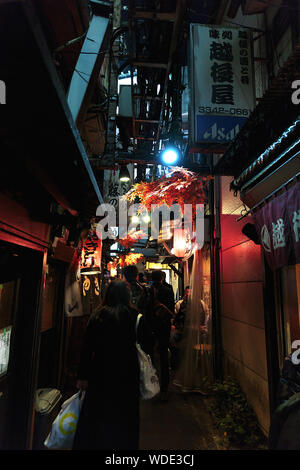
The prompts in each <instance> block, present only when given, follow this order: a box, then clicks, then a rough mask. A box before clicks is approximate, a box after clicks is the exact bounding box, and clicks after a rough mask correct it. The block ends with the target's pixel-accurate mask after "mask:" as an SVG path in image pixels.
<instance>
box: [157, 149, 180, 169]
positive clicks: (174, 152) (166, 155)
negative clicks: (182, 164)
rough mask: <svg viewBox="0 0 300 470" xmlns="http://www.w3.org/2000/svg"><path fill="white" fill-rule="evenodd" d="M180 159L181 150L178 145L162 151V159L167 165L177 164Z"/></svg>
mask: <svg viewBox="0 0 300 470" xmlns="http://www.w3.org/2000/svg"><path fill="white" fill-rule="evenodd" d="M179 159H180V151H179V150H178V149H177V148H176V147H166V148H165V149H164V150H163V151H162V153H161V160H162V163H163V164H165V165H175V164H177V163H178V161H179Z"/></svg>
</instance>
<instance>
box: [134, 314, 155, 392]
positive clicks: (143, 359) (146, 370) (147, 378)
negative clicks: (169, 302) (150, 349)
mask: <svg viewBox="0 0 300 470" xmlns="http://www.w3.org/2000/svg"><path fill="white" fill-rule="evenodd" d="M141 317H142V315H141V314H139V315H138V317H137V320H136V333H137V329H138V325H139V321H140V318H141ZM136 349H137V353H138V360H139V365H140V395H141V398H142V399H143V400H150V399H151V398H153V397H155V395H157V394H158V393H159V392H160V386H159V380H158V377H157V373H156V370H155V368H154V367H153V364H152V361H151V357H150V356H149V354H146V353H145V351H143V350H142V348H141V346H140V344H139V343H138V342H136Z"/></svg>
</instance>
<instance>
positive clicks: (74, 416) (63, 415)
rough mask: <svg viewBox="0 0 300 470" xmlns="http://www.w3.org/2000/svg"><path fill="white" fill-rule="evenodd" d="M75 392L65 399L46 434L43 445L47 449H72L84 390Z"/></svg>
mask: <svg viewBox="0 0 300 470" xmlns="http://www.w3.org/2000/svg"><path fill="white" fill-rule="evenodd" d="M80 393H81V392H80V391H79V392H77V393H75V395H73V396H72V397H71V398H69V399H68V400H66V401H65V402H64V403H63V404H62V406H61V410H60V412H59V414H58V416H57V417H56V418H55V420H54V422H53V424H52V428H51V432H50V434H49V435H48V436H47V438H46V440H45V442H44V445H45V446H46V447H47V448H48V449H72V445H73V440H74V436H75V431H76V427H77V422H78V418H79V414H80V410H81V406H82V403H83V399H84V395H85V392H82V396H81V397H80Z"/></svg>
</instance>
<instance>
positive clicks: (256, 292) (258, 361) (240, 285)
mask: <svg viewBox="0 0 300 470" xmlns="http://www.w3.org/2000/svg"><path fill="white" fill-rule="evenodd" d="M231 180H232V178H231V177H222V205H221V207H222V215H221V302H222V304H221V305H222V317H221V325H222V341H223V353H224V372H225V375H231V376H233V377H235V378H237V380H238V381H239V383H240V385H241V387H242V389H243V391H244V392H245V394H246V395H247V398H248V401H249V403H251V405H252V406H253V409H254V411H255V413H256V415H257V417H258V420H259V423H260V425H261V427H262V429H263V431H264V432H265V433H267V432H268V428H269V406H268V401H269V397H268V379H267V363H266V344H265V327H264V307H263V286H262V269H261V257H260V247H259V246H257V245H255V244H254V243H253V242H252V241H250V240H249V239H248V238H247V237H245V236H244V235H243V234H242V231H241V230H242V228H243V226H244V225H245V224H246V223H248V222H251V219H250V218H249V217H246V218H244V219H242V220H241V221H240V222H236V219H237V218H238V217H239V215H240V213H241V210H242V209H243V206H242V205H241V201H240V199H239V198H238V197H234V195H233V193H232V192H229V184H230V181H231Z"/></svg>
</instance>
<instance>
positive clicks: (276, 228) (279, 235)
mask: <svg viewBox="0 0 300 470" xmlns="http://www.w3.org/2000/svg"><path fill="white" fill-rule="evenodd" d="M272 227H273V248H274V250H277V248H281V247H285V235H284V222H283V219H278V220H277V222H276V223H274V222H273V223H272Z"/></svg>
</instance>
